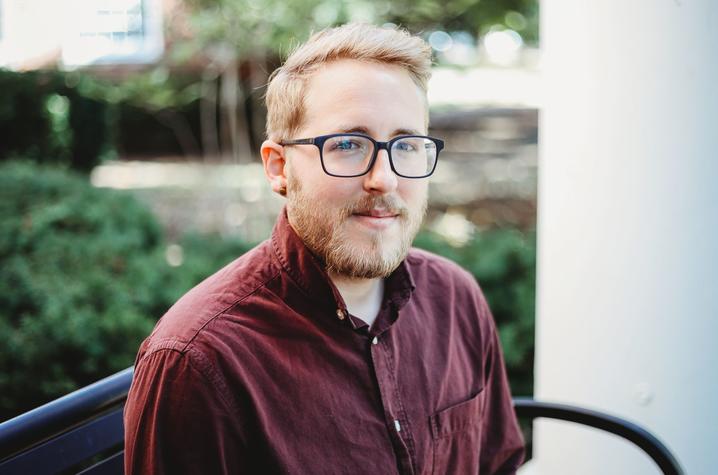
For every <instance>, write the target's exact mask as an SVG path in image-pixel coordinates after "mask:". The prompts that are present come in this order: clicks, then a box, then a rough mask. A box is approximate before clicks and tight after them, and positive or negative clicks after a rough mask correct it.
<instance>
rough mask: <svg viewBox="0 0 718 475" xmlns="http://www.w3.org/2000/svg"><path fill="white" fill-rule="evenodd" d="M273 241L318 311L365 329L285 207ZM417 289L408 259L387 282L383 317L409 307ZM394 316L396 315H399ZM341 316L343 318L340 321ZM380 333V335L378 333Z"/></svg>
mask: <svg viewBox="0 0 718 475" xmlns="http://www.w3.org/2000/svg"><path fill="white" fill-rule="evenodd" d="M271 241H272V248H273V249H274V253H275V255H276V256H277V259H278V260H279V262H280V264H281V266H282V269H283V270H284V271H285V272H286V273H287V274H288V275H289V276H290V277H291V279H292V280H293V281H294V282H295V283H296V285H297V286H298V287H299V289H300V290H301V291H302V293H304V294H305V295H306V297H307V298H308V299H310V300H311V301H313V302H314V303H315V305H317V306H318V308H321V309H323V310H326V312H327V313H328V314H330V315H332V317H333V318H334V319H338V320H340V321H344V322H348V323H349V324H351V326H352V327H353V328H355V329H358V328H361V327H363V326H366V324H362V323H363V322H361V321H360V320H359V319H356V318H351V317H350V316H349V313H348V311H347V307H346V303H345V302H344V299H343V298H342V296H341V294H340V293H339V290H337V288H336V286H335V285H334V284H333V283H332V281H331V279H329V275H328V274H327V272H326V270H325V269H324V265H323V264H322V263H321V262H320V261H319V260H318V259H317V258H316V257H315V256H314V255H313V254H312V252H311V251H310V250H309V248H307V246H306V245H305V244H304V242H303V241H302V239H301V238H300V237H299V236H298V235H297V233H296V232H295V231H294V229H293V228H292V226H291V225H290V224H289V218H288V217H287V209H286V207H285V208H284V209H283V210H282V212H281V213H280V215H279V218H278V219H277V222H276V224H275V226H274V230H273V231H272V237H271ZM415 288H416V286H415V285H414V279H413V278H412V276H411V272H410V271H409V267H408V265H407V263H406V260H404V261H402V263H401V264H400V265H399V267H397V268H396V270H395V271H394V272H392V274H391V275H390V276H389V277H388V278H387V279H386V281H385V284H384V300H383V302H382V307H381V308H382V309H381V310H380V315H381V313H383V312H384V311H385V310H386V307H388V306H392V307H394V308H395V309H396V310H399V309H400V308H402V307H403V306H404V305H406V303H407V302H408V301H409V299H410V298H411V294H412V292H413V291H414V289H415ZM391 313H393V314H397V313H398V312H391ZM340 314H341V316H342V318H339V316H340ZM347 317H349V318H347ZM377 320H378V319H377ZM390 320H391V321H387V322H385V324H383V325H381V324H380V322H379V321H377V322H376V324H375V326H377V324H380V326H386V327H387V328H388V326H390V325H391V324H392V323H394V321H395V320H396V317H394V318H391V319H390ZM384 329H386V328H384ZM377 330H381V328H377ZM377 332H378V333H379V331H377Z"/></svg>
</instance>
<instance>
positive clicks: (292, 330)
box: [125, 213, 523, 475]
mask: <svg viewBox="0 0 718 475" xmlns="http://www.w3.org/2000/svg"><path fill="white" fill-rule="evenodd" d="M125 435H126V437H125V440H126V445H125V467H126V468H125V469H126V471H127V472H128V473H152V474H155V473H171V474H175V473H198V474H200V473H201V474H214V473H226V474H241V473H261V474H270V473H271V474H273V473H282V474H284V473H288V474H289V473H291V474H311V475H319V474H352V475H357V474H371V475H377V474H395V473H400V474H432V473H433V474H476V473H480V474H497V473H501V474H504V473H506V474H508V473H514V472H515V470H516V468H517V467H518V466H519V465H520V464H521V461H522V457H523V443H522V438H521V434H520V432H519V428H518V425H517V423H516V419H515V416H514V411H513V408H512V404H511V399H510V392H509V387H508V384H507V380H506V373H505V369H504V364H503V358H502V355H501V348H500V345H499V340H498V338H497V334H496V329H495V326H494V322H493V320H492V317H491V314H490V312H489V309H488V307H487V305H486V301H485V299H484V297H483V295H482V293H481V291H480V290H479V287H478V286H477V285H476V282H475V281H474V279H473V278H472V276H471V275H470V274H468V273H467V272H465V271H464V270H462V269H460V268H459V267H458V266H457V265H455V264H453V263H451V262H449V261H447V260H445V259H442V258H440V257H437V256H434V255H432V254H429V253H426V252H423V251H419V250H415V249H414V250H412V251H411V252H410V253H409V255H408V257H407V258H406V259H405V261H404V262H403V263H402V264H401V265H400V266H399V268H397V270H396V271H395V272H394V273H393V274H392V275H391V276H390V277H389V278H388V279H387V281H386V284H385V295H384V300H383V304H382V306H381V310H380V311H379V314H378V316H377V318H376V321H375V322H374V325H373V326H372V327H371V328H369V327H368V326H367V325H366V323H364V322H363V321H362V320H360V319H358V318H356V317H354V316H352V315H350V314H349V313H348V311H347V309H346V305H345V303H344V301H343V299H342V297H341V295H340V294H339V292H338V291H337V289H336V287H334V285H333V284H332V283H331V281H330V280H329V278H328V277H327V274H326V272H325V271H324V270H323V268H322V266H321V265H320V263H319V262H318V261H317V260H316V259H315V258H314V256H313V255H312V254H311V253H310V252H309V250H308V249H307V248H306V247H305V246H304V244H303V242H302V241H301V239H300V238H299V237H298V236H297V235H296V234H295V232H294V231H293V229H292V228H291V226H290V225H289V223H288V221H287V218H286V214H284V213H283V214H282V215H281V216H280V218H279V220H278V222H277V225H276V227H275V229H274V231H273V233H272V237H271V238H270V239H269V240H267V241H265V242H264V243H263V244H260V245H259V246H258V247H256V248H255V249H253V250H252V251H250V252H248V253H247V254H245V255H243V256H242V257H240V258H239V259H237V260H235V261H234V262H232V263H231V264H229V265H228V266H226V267H225V268H224V269H222V270H220V271H219V272H217V273H216V274H214V275H213V276H211V277H209V278H208V279H207V280H205V281H204V282H202V283H201V284H199V285H198V286H197V287H195V288H194V289H192V290H191V291H190V292H189V293H187V294H186V295H185V296H184V297H182V299H180V300H179V301H178V302H177V303H176V304H175V305H174V306H173V307H172V308H171V309H170V310H169V311H168V312H167V314H166V315H165V316H164V317H162V319H161V320H160V321H159V323H158V324H157V326H156V328H155V330H154V331H153V332H152V334H151V335H150V336H149V337H148V338H147V339H146V340H145V341H144V342H143V343H142V346H141V347H140V351H139V354H138V355H137V361H136V366H135V376H134V380H133V383H132V387H131V389H130V393H129V398H128V400H127V405H126V407H125Z"/></svg>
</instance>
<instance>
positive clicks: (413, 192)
mask: <svg viewBox="0 0 718 475" xmlns="http://www.w3.org/2000/svg"><path fill="white" fill-rule="evenodd" d="M401 185H402V186H401V187H400V189H399V194H400V196H401V197H402V199H403V200H404V201H406V203H407V204H409V205H411V204H416V203H419V202H423V201H424V200H425V199H426V197H427V194H428V190H429V183H428V181H426V180H408V181H404V182H403V183H401Z"/></svg>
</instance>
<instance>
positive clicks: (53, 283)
mask: <svg viewBox="0 0 718 475" xmlns="http://www.w3.org/2000/svg"><path fill="white" fill-rule="evenodd" d="M0 217H1V218H0V269H2V271H1V272H0V334H2V335H3V338H2V339H1V340H0V419H3V418H5V417H9V416H11V415H13V414H14V413H17V412H20V411H23V410H27V409H30V408H32V407H34V406H37V405H38V404H40V403H42V402H45V401H47V400H49V399H52V398H54V397H57V396H59V395H62V394H64V393H66V392H68V391H71V390H73V389H76V388H77V387H80V386H83V385H86V384H88V383H91V382H93V381H95V380H96V379H99V378H101V377H104V376H106V375H108V374H110V373H112V372H115V371H118V370H120V369H122V368H125V367H127V366H129V365H130V364H131V363H132V361H133V358H134V355H135V353H136V350H137V345H138V343H139V342H140V340H141V339H142V338H143V337H144V336H145V335H147V334H148V332H149V331H150V330H151V328H152V325H153V319H152V318H151V316H152V315H155V314H157V313H158V312H160V311H161V309H162V308H163V307H166V302H162V301H157V298H156V297H155V296H154V295H153V293H152V291H153V290H154V289H156V288H158V287H159V286H161V285H162V282H161V280H160V279H161V273H160V272H156V270H155V269H156V268H162V267H166V266H167V265H166V264H165V263H164V261H163V259H162V253H161V250H162V249H161V232H160V228H159V226H158V224H157V222H156V221H155V218H154V217H153V216H152V215H151V214H150V213H149V212H148V211H147V210H145V209H144V208H143V207H142V206H140V205H139V204H138V203H137V202H136V201H135V200H134V199H132V198H130V197H129V196H126V195H123V194H121V193H116V192H110V191H107V190H99V189H95V188H92V187H91V186H90V185H89V184H88V183H87V182H86V180H84V179H83V178H82V177H76V176H72V175H69V174H67V173H65V172H61V171H58V170H50V169H42V168H40V167H37V166H33V165H30V164H27V163H17V162H9V163H5V164H3V165H2V166H1V167H0Z"/></svg>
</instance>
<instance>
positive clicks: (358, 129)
mask: <svg viewBox="0 0 718 475" xmlns="http://www.w3.org/2000/svg"><path fill="white" fill-rule="evenodd" d="M337 132H338V133H342V134H364V135H369V136H371V134H370V133H369V129H368V128H367V127H364V126H363V125H357V126H354V127H339V128H337ZM397 135H423V134H422V133H421V132H419V131H418V130H414V129H395V130H394V131H393V132H392V133H391V134H390V137H396V136H397Z"/></svg>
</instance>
